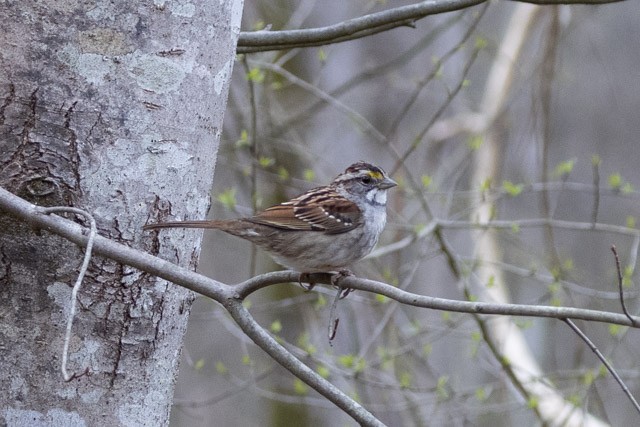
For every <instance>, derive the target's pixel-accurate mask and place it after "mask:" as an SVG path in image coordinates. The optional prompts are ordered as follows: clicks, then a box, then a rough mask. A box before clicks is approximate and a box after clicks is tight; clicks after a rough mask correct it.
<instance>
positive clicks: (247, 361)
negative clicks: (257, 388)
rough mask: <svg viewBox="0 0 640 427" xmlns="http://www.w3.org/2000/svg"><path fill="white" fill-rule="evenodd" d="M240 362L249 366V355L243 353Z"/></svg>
mask: <svg viewBox="0 0 640 427" xmlns="http://www.w3.org/2000/svg"><path fill="white" fill-rule="evenodd" d="M242 364H243V365H245V366H251V356H249V355H248V354H245V355H243V356H242Z"/></svg>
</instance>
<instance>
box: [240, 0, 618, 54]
mask: <svg viewBox="0 0 640 427" xmlns="http://www.w3.org/2000/svg"><path fill="white" fill-rule="evenodd" d="M485 1H486V0H441V1H434V0H427V1H422V2H420V3H416V4H412V5H408V6H401V7H396V8H393V9H388V10H385V11H382V12H377V13H372V14H369V15H364V16H360V17H357V18H353V19H349V20H346V21H343V22H339V23H337V24H333V25H328V26H326V27H319V28H307V29H301V30H284V31H264V30H262V31H250V32H246V31H243V32H241V33H240V37H239V38H238V47H237V50H236V52H237V53H255V52H266V51H272V50H284V49H293V48H296V47H313V46H322V45H327V44H333V43H339V42H344V41H349V40H355V39H359V38H362V37H366V36H369V35H372V34H376V33H379V32H382V31H388V30H391V29H394V28H397V27H407V26H409V27H412V26H413V25H414V24H415V22H416V21H418V20H420V19H422V18H424V17H426V16H429V15H436V14H440V13H445V12H453V11H456V10H461V9H466V8H470V7H472V6H475V5H478V4H480V3H484V2H485ZM517 1H521V2H523V3H533V4H590V5H596V4H606V3H615V2H619V1H624V0H517Z"/></svg>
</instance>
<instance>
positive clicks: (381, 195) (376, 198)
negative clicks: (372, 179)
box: [365, 188, 387, 205]
mask: <svg viewBox="0 0 640 427" xmlns="http://www.w3.org/2000/svg"><path fill="white" fill-rule="evenodd" d="M365 197H366V198H367V200H368V201H370V202H372V203H374V204H376V205H385V204H386V203H387V191H386V190H379V189H377V188H374V189H373V190H369V191H368V192H367V194H366V195H365Z"/></svg>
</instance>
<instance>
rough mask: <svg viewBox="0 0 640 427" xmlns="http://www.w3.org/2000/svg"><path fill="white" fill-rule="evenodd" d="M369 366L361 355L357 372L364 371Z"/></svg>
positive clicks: (356, 368)
mask: <svg viewBox="0 0 640 427" xmlns="http://www.w3.org/2000/svg"><path fill="white" fill-rule="evenodd" d="M366 367H367V361H366V360H364V358H363V357H359V358H358V361H357V362H356V367H355V372H362V371H364V368H366Z"/></svg>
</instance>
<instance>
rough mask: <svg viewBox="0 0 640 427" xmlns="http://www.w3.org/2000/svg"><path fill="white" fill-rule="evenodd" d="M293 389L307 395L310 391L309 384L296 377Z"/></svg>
mask: <svg viewBox="0 0 640 427" xmlns="http://www.w3.org/2000/svg"><path fill="white" fill-rule="evenodd" d="M293 391H294V392H295V393H296V394H301V395H305V394H307V393H308V392H309V386H308V385H306V384H305V383H304V382H302V380H301V379H300V378H295V379H294V380H293Z"/></svg>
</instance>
